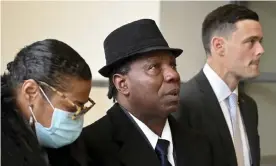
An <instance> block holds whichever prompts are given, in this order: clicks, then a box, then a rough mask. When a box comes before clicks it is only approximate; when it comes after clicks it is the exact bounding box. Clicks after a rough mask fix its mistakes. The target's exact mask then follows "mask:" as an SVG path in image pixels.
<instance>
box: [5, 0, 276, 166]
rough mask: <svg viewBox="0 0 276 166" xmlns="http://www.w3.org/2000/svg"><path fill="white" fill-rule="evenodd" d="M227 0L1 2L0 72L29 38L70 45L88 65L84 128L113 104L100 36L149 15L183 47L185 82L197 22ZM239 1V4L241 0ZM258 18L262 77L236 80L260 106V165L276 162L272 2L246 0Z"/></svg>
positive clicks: (196, 58) (192, 68)
mask: <svg viewBox="0 0 276 166" xmlns="http://www.w3.org/2000/svg"><path fill="white" fill-rule="evenodd" d="M226 3H230V1H213V2H208V1H203V2H200V1H159V0H155V1H83V2H77V1H75V2H74V1H48V2H46V1H25V2H24V1H22V2H20V1H18V2H16V1H1V74H2V73H3V72H4V71H5V69H6V64H7V63H8V62H9V61H11V60H12V59H13V58H14V56H15V55H16V53H17V52H18V51H19V50H20V49H21V48H23V47H24V46H26V45H29V44H31V43H32V42H35V41H38V40H43V39H46V38H55V39H58V40H61V41H64V42H65V43H67V44H69V45H70V46H72V47H73V48H74V49H75V50H77V51H78V52H79V53H80V54H81V55H82V56H83V57H84V59H85V60H86V61H87V62H88V64H89V65H90V68H91V70H92V74H93V87H92V90H91V97H92V98H93V99H94V100H95V102H96V105H95V107H94V108H93V109H92V110H91V111H90V112H88V113H87V114H86V116H85V126H86V125H89V124H91V123H93V122H94V121H96V120H97V119H99V118H100V117H102V116H104V115H105V112H106V110H107V109H108V108H109V107H110V106H111V105H112V104H113V103H112V101H111V100H108V98H107V86H108V84H107V80H106V79H105V78H103V77H101V76H100V75H99V74H98V70H99V69H100V68H101V67H102V66H103V65H104V64H105V59H104V50H103V40H104V39H105V37H106V36H107V35H108V34H109V33H110V32H111V31H112V30H114V29H115V28H117V27H119V26H121V25H123V24H126V23H128V22H131V21H134V20H137V19H141V18H151V19H154V20H155V21H156V22H157V24H158V26H159V27H160V29H161V31H162V33H163V35H164V36H165V38H166V39H167V41H168V43H169V44H170V46H171V47H179V48H182V49H183V50H184V52H183V56H180V57H179V58H178V59H177V64H178V71H179V73H180V75H181V80H182V81H183V82H184V81H187V80H188V79H190V78H191V77H192V76H194V75H195V74H196V73H197V72H198V71H199V70H200V69H201V68H202V67H203V65H204V63H205V58H206V57H205V52H204V50H203V46H202V42H201V37H200V36H201V23H202V21H203V19H204V17H205V15H206V14H207V13H209V12H210V11H211V10H213V9H215V8H217V7H218V6H220V5H223V4H226ZM242 4H243V2H242ZM243 5H247V6H248V7H249V8H251V9H253V10H255V11H256V12H257V13H258V14H259V16H260V22H261V23H262V25H263V31H264V42H263V44H264V48H265V54H264V56H263V57H262V59H261V66H260V68H261V72H262V74H261V76H260V77H258V78H257V79H254V80H248V81H245V82H244V83H242V84H241V86H242V88H243V89H244V90H245V91H246V92H247V93H248V94H249V95H250V96H251V97H253V98H254V99H255V100H256V102H257V104H258V108H259V132H260V137H261V153H262V158H263V160H262V163H263V165H266V164H269V163H270V164H272V160H274V161H275V163H274V164H275V165H276V129H275V128H276V77H275V73H276V55H275V52H276V48H275V47H276V44H275V43H276V33H275V31H276V2H273V1H270V2H258V1H252V2H249V1H248V2H246V3H244V4H243Z"/></svg>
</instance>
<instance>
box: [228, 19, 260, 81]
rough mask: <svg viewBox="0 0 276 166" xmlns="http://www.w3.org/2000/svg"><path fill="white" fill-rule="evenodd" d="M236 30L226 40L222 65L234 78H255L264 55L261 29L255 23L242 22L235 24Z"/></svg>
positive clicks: (252, 21) (249, 21) (258, 24)
mask: <svg viewBox="0 0 276 166" xmlns="http://www.w3.org/2000/svg"><path fill="white" fill-rule="evenodd" d="M236 28H237V29H236V30H235V31H234V32H233V33H232V34H231V35H230V36H229V39H228V40H226V43H225V55H224V60H223V63H224V65H225V67H226V68H227V69H228V71H230V72H231V73H232V74H234V75H235V76H236V77H239V78H252V77H256V76H258V75H259V73H260V72H259V62H260V58H261V55H262V54H263V53H264V48H263V46H262V44H261V41H262V38H263V32H262V27H261V25H260V23H259V22H257V21H254V20H243V21H239V22H237V23H236Z"/></svg>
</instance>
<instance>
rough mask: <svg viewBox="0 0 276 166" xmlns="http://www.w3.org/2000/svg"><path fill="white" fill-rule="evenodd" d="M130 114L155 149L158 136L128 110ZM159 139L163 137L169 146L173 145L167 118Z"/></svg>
mask: <svg viewBox="0 0 276 166" xmlns="http://www.w3.org/2000/svg"><path fill="white" fill-rule="evenodd" d="M128 113H129V114H130V116H131V117H132V118H133V119H134V121H135V122H136V123H137V125H138V126H139V127H140V129H141V130H142V131H143V133H144V134H145V136H146V137H147V139H148V140H149V142H150V144H151V146H152V147H153V149H155V147H156V144H157V141H158V139H160V137H159V136H158V135H156V134H155V133H154V132H153V131H152V130H151V129H150V128H148V126H146V125H145V124H144V123H143V122H141V121H140V120H139V119H137V118H136V117H135V116H133V115H132V114H131V113H130V112H128ZM161 139H165V140H167V141H169V142H170V145H171V147H173V146H172V145H173V142H172V135H171V128H170V124H169V121H168V119H167V120H166V124H165V126H164V129H163V131H162V135H161Z"/></svg>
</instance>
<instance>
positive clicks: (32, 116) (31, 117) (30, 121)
mask: <svg viewBox="0 0 276 166" xmlns="http://www.w3.org/2000/svg"><path fill="white" fill-rule="evenodd" d="M32 107H33V105H29V110H30V112H31V114H32V115H31V116H30V119H29V124H30V125H33V123H34V120H35V121H36V119H35V116H34V113H33V108H32Z"/></svg>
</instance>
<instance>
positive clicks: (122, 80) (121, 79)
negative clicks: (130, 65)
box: [112, 74, 129, 95]
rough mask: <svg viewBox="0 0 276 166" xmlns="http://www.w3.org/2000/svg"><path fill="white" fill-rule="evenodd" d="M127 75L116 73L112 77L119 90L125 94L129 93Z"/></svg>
mask: <svg viewBox="0 0 276 166" xmlns="http://www.w3.org/2000/svg"><path fill="white" fill-rule="evenodd" d="M126 77H127V76H126V75H122V74H114V75H113V78H112V79H113V84H114V85H115V87H116V89H117V91H118V92H119V93H122V94H123V95H129V86H128V83H127V80H126Z"/></svg>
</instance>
